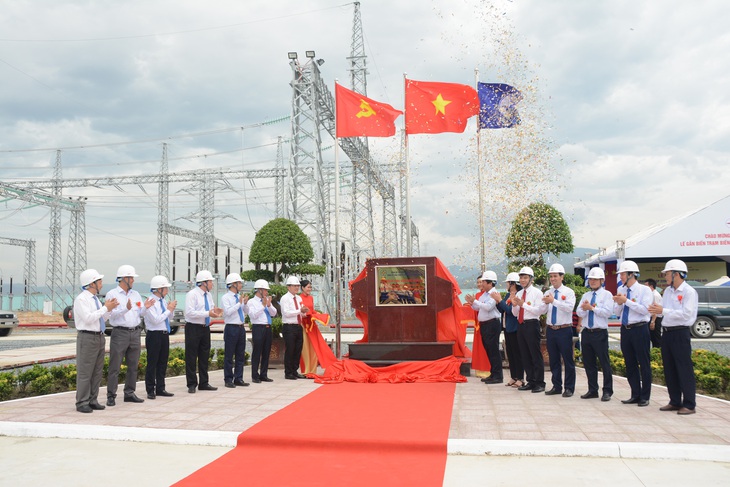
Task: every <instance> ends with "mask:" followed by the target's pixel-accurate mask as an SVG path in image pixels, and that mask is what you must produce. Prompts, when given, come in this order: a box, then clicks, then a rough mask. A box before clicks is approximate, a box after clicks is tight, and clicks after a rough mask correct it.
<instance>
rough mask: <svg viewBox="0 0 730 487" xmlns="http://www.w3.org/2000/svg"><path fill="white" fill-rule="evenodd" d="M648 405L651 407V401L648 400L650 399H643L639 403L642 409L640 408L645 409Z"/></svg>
mask: <svg viewBox="0 0 730 487" xmlns="http://www.w3.org/2000/svg"><path fill="white" fill-rule="evenodd" d="M648 405H649V400H648V399H647V400H643V399H641V400H640V401H639V407H640V408H645V407H646V406H648Z"/></svg>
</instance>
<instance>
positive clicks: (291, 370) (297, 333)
mask: <svg viewBox="0 0 730 487" xmlns="http://www.w3.org/2000/svg"><path fill="white" fill-rule="evenodd" d="M282 334H283V335H284V375H286V376H289V375H296V374H297V369H299V360H300V359H301V358H302V346H303V345H304V329H303V328H302V325H299V324H287V323H284V326H283V327H282Z"/></svg>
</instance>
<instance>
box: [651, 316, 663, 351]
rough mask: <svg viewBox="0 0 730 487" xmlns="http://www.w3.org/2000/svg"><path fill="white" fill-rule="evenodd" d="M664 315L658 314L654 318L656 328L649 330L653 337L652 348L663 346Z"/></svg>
mask: <svg viewBox="0 0 730 487" xmlns="http://www.w3.org/2000/svg"><path fill="white" fill-rule="evenodd" d="M663 318H664V317H663V316H657V317H656V318H655V319H654V329H653V330H649V336H650V338H651V348H661V346H662V319H663Z"/></svg>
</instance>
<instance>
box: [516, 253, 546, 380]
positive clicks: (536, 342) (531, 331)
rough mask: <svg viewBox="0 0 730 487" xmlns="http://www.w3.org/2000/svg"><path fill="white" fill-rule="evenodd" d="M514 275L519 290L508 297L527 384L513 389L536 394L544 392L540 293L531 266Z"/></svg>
mask: <svg viewBox="0 0 730 487" xmlns="http://www.w3.org/2000/svg"><path fill="white" fill-rule="evenodd" d="M518 274H519V276H520V286H522V291H518V292H517V293H516V294H515V297H514V299H513V300H512V314H513V315H514V316H516V317H517V323H518V328H517V339H518V340H519V344H520V355H521V356H522V361H523V363H524V366H525V375H526V376H527V383H526V384H524V385H523V386H521V387H518V388H517V390H519V391H532V392H533V393H539V392H544V391H545V363H544V361H543V358H542V351H541V350H540V315H541V314H542V313H543V311H542V305H543V302H542V293H541V292H540V290H539V289H536V288H535V286H533V285H532V281H533V279H534V278H535V273H534V272H533V270H532V268H530V267H523V268H522V269H520V272H519V273H518Z"/></svg>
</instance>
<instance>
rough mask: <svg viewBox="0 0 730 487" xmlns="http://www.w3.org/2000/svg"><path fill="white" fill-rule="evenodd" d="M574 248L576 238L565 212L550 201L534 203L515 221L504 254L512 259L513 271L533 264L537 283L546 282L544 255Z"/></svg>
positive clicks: (556, 254) (558, 253) (510, 268)
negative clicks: (550, 203)
mask: <svg viewBox="0 0 730 487" xmlns="http://www.w3.org/2000/svg"><path fill="white" fill-rule="evenodd" d="M573 248H574V247H573V237H572V235H571V234H570V228H569V227H568V224H567V223H566V221H565V219H564V218H563V215H562V214H561V213H560V212H559V211H558V210H557V209H555V208H554V207H552V206H550V205H548V204H547V203H531V204H530V205H528V206H527V207H526V208H523V209H522V211H520V212H519V213H518V214H517V216H516V217H515V219H514V220H513V221H512V227H511V228H510V231H509V234H508V235H507V242H506V244H505V255H506V256H507V257H508V258H509V259H510V264H509V270H510V271H517V270H519V268H520V267H522V266H530V267H533V268H534V270H535V278H536V279H535V282H544V279H545V274H544V272H545V271H544V267H545V255H546V254H553V255H555V256H558V255H560V254H567V253H570V252H572V251H573ZM538 274H539V276H538ZM538 277H539V279H538Z"/></svg>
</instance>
